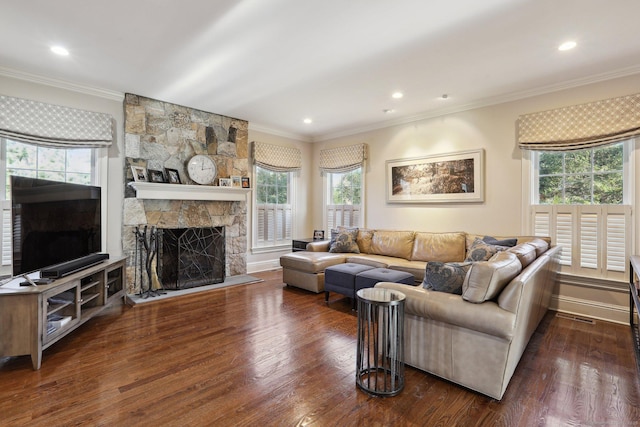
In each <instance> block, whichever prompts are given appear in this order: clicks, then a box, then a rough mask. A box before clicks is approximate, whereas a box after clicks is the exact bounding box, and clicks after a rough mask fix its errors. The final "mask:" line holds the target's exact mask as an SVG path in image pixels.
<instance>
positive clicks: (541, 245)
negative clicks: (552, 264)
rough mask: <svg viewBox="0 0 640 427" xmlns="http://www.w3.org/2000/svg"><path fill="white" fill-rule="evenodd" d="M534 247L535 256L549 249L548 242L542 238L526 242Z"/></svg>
mask: <svg viewBox="0 0 640 427" xmlns="http://www.w3.org/2000/svg"><path fill="white" fill-rule="evenodd" d="M527 243H528V244H530V245H533V246H534V247H535V248H536V256H540V255H542V254H543V253H545V252H546V251H547V249H549V243H547V242H546V241H544V240H542V239H532V240H529V241H528V242H527Z"/></svg>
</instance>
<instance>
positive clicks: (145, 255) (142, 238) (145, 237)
mask: <svg viewBox="0 0 640 427" xmlns="http://www.w3.org/2000/svg"><path fill="white" fill-rule="evenodd" d="M147 231H148V233H147ZM134 234H135V235H136V252H135V256H136V257H138V262H137V263H136V265H137V269H138V270H139V271H138V272H136V274H135V280H137V279H138V277H140V294H139V295H140V296H141V297H142V298H148V297H155V296H158V295H163V294H165V293H166V292H164V289H163V287H162V283H160V280H158V272H157V271H156V265H157V258H156V255H157V253H158V230H157V229H156V227H155V226H153V227H151V228H150V229H148V228H147V226H146V225H145V226H144V228H143V229H142V231H140V228H139V227H136V228H135V230H134ZM142 266H144V272H143V271H142V270H143V269H142ZM138 273H139V274H138ZM145 275H146V277H145ZM145 279H146V280H145ZM136 287H137V283H136Z"/></svg>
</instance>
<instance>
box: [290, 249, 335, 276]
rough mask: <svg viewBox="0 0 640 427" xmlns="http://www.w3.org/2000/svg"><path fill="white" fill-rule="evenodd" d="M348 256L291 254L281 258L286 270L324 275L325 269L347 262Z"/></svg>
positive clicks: (319, 253) (308, 253) (315, 253)
mask: <svg viewBox="0 0 640 427" xmlns="http://www.w3.org/2000/svg"><path fill="white" fill-rule="evenodd" d="M346 258H347V254H330V253H328V252H306V251H300V252H291V253H290V254H285V255H282V256H281V257H280V265H281V266H282V267H284V268H288V269H292V270H297V271H302V272H305V273H322V274H324V269H325V268H327V267H329V266H332V265H336V264H342V263H343V262H345V260H346Z"/></svg>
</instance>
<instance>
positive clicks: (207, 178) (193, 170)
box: [187, 154, 218, 185]
mask: <svg viewBox="0 0 640 427" xmlns="http://www.w3.org/2000/svg"><path fill="white" fill-rule="evenodd" d="M187 173H188V174H189V178H191V179H192V180H193V182H195V183H197V184H203V185H208V184H211V183H212V182H213V180H214V179H215V178H216V175H217V174H218V169H217V167H216V163H215V162H214V161H213V160H212V159H211V157H209V156H205V155H204V154H196V155H195V156H193V157H192V158H191V160H189V163H188V164H187Z"/></svg>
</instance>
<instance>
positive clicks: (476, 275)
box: [462, 251, 522, 303]
mask: <svg viewBox="0 0 640 427" xmlns="http://www.w3.org/2000/svg"><path fill="white" fill-rule="evenodd" d="M520 271H522V264H520V261H519V260H518V257H517V256H516V255H515V254H513V253H511V252H506V251H501V252H498V253H496V254H495V255H494V256H493V257H491V259H490V260H488V261H480V262H475V263H473V265H472V266H471V268H470V269H469V273H467V277H466V278H465V279H464V283H463V284H462V298H463V299H465V300H466V301H469V302H474V303H481V302H484V301H488V300H491V299H494V298H495V297H497V296H498V295H499V294H500V292H501V291H502V289H504V287H505V286H506V285H507V284H508V283H509V282H510V281H511V279H513V278H514V277H516V276H517V275H518V274H520Z"/></svg>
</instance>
